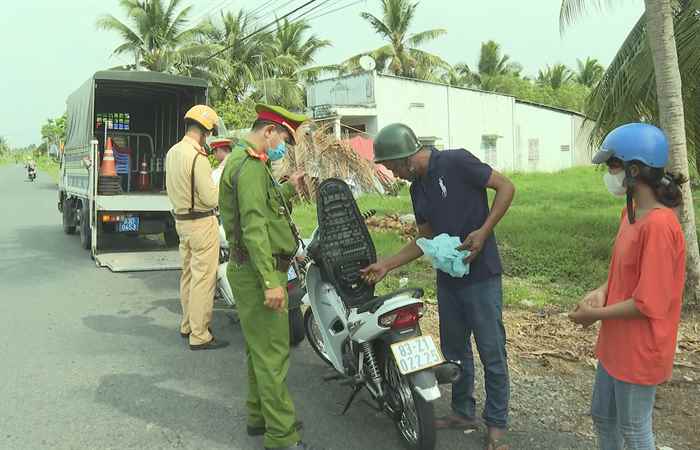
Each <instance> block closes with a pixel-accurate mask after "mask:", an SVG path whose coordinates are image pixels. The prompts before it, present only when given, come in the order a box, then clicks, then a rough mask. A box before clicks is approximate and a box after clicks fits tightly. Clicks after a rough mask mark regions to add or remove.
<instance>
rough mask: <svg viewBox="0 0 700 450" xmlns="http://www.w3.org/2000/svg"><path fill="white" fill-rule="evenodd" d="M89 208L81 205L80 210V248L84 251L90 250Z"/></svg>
mask: <svg viewBox="0 0 700 450" xmlns="http://www.w3.org/2000/svg"><path fill="white" fill-rule="evenodd" d="M91 238H92V235H91V233H90V207H89V206H87V205H83V206H82V207H81V208H80V246H81V247H83V248H84V249H85V250H87V249H89V248H90V240H91Z"/></svg>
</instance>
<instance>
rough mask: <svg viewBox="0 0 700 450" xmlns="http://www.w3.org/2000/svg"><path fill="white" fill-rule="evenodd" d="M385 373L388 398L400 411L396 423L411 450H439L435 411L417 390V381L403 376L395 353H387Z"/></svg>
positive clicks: (395, 415)
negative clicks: (414, 385) (436, 441)
mask: <svg viewBox="0 0 700 450" xmlns="http://www.w3.org/2000/svg"><path fill="white" fill-rule="evenodd" d="M385 354H386V359H385V364H384V368H385V374H386V385H387V387H388V392H387V395H389V396H391V400H392V401H391V403H392V404H393V405H392V406H393V407H394V408H395V409H397V410H396V411H395V414H394V424H395V425H396V429H397V431H398V432H399V436H400V437H401V440H402V442H403V444H404V446H405V447H406V448H407V449H410V450H434V449H435V439H436V435H435V409H434V407H433V404H432V403H430V402H428V401H426V400H425V399H424V398H423V397H421V396H420V394H418V393H417V392H416V391H415V389H414V388H413V382H412V381H411V379H410V378H409V376H407V375H402V374H401V372H400V371H399V368H398V366H397V365H396V360H394V356H393V355H392V353H391V350H389V349H387V350H386V353H385Z"/></svg>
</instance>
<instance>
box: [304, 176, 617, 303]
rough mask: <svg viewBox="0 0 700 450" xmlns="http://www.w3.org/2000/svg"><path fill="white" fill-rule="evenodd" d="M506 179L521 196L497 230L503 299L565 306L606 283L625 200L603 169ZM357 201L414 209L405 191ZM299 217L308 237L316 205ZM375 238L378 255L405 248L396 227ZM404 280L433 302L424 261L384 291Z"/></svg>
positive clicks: (382, 209)
mask: <svg viewBox="0 0 700 450" xmlns="http://www.w3.org/2000/svg"><path fill="white" fill-rule="evenodd" d="M509 177H510V179H511V180H512V181H513V183H514V184H515V186H516V189H517V192H516V197H515V199H514V201H513V205H512V206H511V208H510V210H509V211H508V214H507V215H506V216H505V217H504V218H503V220H502V221H501V223H500V224H499V225H498V227H497V229H496V237H497V239H498V243H499V249H500V253H501V258H502V260H503V265H504V272H505V278H504V286H505V301H506V303H507V304H524V303H525V304H528V303H529V304H532V305H534V306H544V305H551V304H555V305H562V306H566V305H570V304H572V303H574V302H576V301H578V300H579V299H580V297H581V296H582V295H583V294H584V293H585V292H586V291H587V290H589V289H592V288H594V287H596V286H599V285H600V284H601V283H602V282H603V281H605V278H606V276H607V270H608V262H609V258H610V252H611V249H612V245H613V242H614V238H615V234H616V232H617V227H618V224H619V220H620V213H621V211H622V208H623V207H624V201H623V200H622V199H619V198H614V197H612V196H611V195H610V194H609V193H608V192H607V191H606V189H605V187H604V185H603V181H602V172H599V171H597V170H595V169H593V168H588V167H587V168H576V169H571V170H567V171H563V172H558V173H553V174H510V175H509ZM358 205H359V207H360V210H362V211H365V210H368V209H376V210H377V211H378V215H382V214H389V213H399V214H402V213H410V212H411V200H410V197H409V196H408V193H407V192H406V191H405V190H404V191H402V192H401V194H400V195H399V196H397V197H386V196H379V195H366V196H363V197H361V198H360V199H359V200H358ZM294 217H295V220H296V222H297V224H298V225H299V227H300V229H301V231H302V235H303V236H308V235H309V234H310V233H311V231H312V230H313V228H314V227H315V223H316V210H315V206H314V205H303V206H298V207H297V208H296V210H295V212H294ZM372 237H373V239H374V243H375V246H376V248H377V253H378V255H380V257H381V256H388V255H390V254H392V253H394V252H396V251H397V250H398V249H399V248H401V246H402V245H403V242H402V241H401V238H400V237H399V236H398V234H396V233H393V232H379V233H377V232H374V233H372ZM402 277H407V278H408V279H409V284H410V285H415V286H420V287H423V288H424V289H426V296H427V297H428V298H431V299H435V297H436V296H435V276H434V272H433V271H432V269H431V267H430V265H429V264H428V263H427V262H426V261H425V259H421V260H419V261H417V262H414V263H413V264H411V265H409V266H406V267H403V268H401V269H399V270H397V271H396V272H395V273H392V274H391V275H390V276H388V277H387V279H386V280H385V281H384V282H383V283H382V285H380V286H379V291H380V292H386V291H388V290H391V289H396V288H397V287H398V285H399V279H400V278H402ZM523 301H525V302H523Z"/></svg>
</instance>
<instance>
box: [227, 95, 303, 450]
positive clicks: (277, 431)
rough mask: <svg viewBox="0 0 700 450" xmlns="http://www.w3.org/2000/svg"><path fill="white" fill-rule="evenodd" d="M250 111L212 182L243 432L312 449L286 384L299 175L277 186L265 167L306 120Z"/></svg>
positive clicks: (263, 109)
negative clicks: (237, 355)
mask: <svg viewBox="0 0 700 450" xmlns="http://www.w3.org/2000/svg"><path fill="white" fill-rule="evenodd" d="M256 111H257V113H258V117H257V120H256V121H255V123H254V124H253V127H252V130H251V131H250V133H249V134H248V136H247V137H246V138H245V139H241V140H240V141H239V143H238V145H236V147H235V148H234V149H233V151H232V153H231V155H230V156H229V157H228V160H227V162H226V167H225V168H224V171H223V174H222V176H221V183H220V185H219V186H220V194H219V210H220V213H221V219H222V222H223V226H224V229H225V231H226V236H227V237H228V239H229V248H230V249H231V260H230V261H229V265H228V274H227V275H228V278H229V281H230V282H231V289H232V290H233V294H234V296H235V297H236V304H237V307H238V316H239V318H240V321H241V328H242V329H243V336H244V337H245V340H246V353H247V357H248V402H247V406H248V420H247V422H248V426H247V432H248V434H249V435H251V436H261V435H264V436H265V437H264V445H265V448H267V449H271V448H275V449H299V450H302V449H311V447H309V446H307V445H306V444H305V443H303V442H301V439H300V436H299V427H300V424H299V422H297V420H296V413H295V410H294V404H293V403H292V399H291V397H290V395H289V390H288V389H287V384H286V378H287V371H288V369H289V322H288V315H287V290H286V288H287V271H288V269H289V266H290V263H291V259H292V257H293V256H294V255H295V253H296V251H297V247H298V244H297V242H298V236H297V235H296V230H295V229H294V227H293V224H292V223H291V221H290V217H289V211H290V209H291V206H290V203H289V202H290V201H291V199H292V198H293V197H294V196H295V195H296V190H297V189H298V188H299V184H300V180H301V179H302V177H303V173H295V174H293V175H292V176H291V177H290V178H289V181H287V182H286V183H282V184H281V185H280V184H278V183H277V181H276V180H275V179H274V178H273V176H272V173H271V164H270V162H271V161H276V160H279V159H281V158H282V157H284V155H285V153H286V151H287V146H288V145H294V143H295V140H294V139H295V138H294V133H295V131H296V129H297V127H298V126H299V125H300V124H301V123H302V122H304V121H305V120H306V117H305V116H303V115H300V114H294V113H291V112H289V111H287V110H285V109H283V108H280V107H277V106H267V105H257V106H256Z"/></svg>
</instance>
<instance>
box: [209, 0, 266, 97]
mask: <svg viewBox="0 0 700 450" xmlns="http://www.w3.org/2000/svg"><path fill="white" fill-rule="evenodd" d="M253 21H254V18H253V17H251V16H250V15H249V14H248V13H246V12H245V11H244V10H240V11H239V12H238V13H236V14H234V13H232V12H230V11H229V12H226V13H223V12H222V13H221V20H220V21H218V22H214V21H213V20H212V19H208V20H207V23H206V27H205V33H204V34H205V35H204V38H203V39H204V41H205V42H209V43H210V44H212V45H213V46H215V48H217V49H218V51H221V50H223V49H226V50H224V51H223V52H222V53H220V54H219V55H217V56H216V57H215V58H213V59H211V60H209V61H208V64H210V65H211V68H212V69H211V71H212V74H213V77H214V80H215V83H214V85H215V86H216V89H215V92H214V97H215V98H219V99H223V98H224V97H230V98H234V99H238V100H240V99H242V98H243V97H244V96H245V95H246V94H248V93H249V91H250V89H251V88H253V86H254V84H255V82H256V81H257V80H259V79H263V61H264V60H265V57H266V53H265V48H266V46H267V45H269V44H270V41H271V40H270V35H269V34H268V33H264V34H259V35H256V36H253V37H252V38H248V39H244V38H245V37H246V36H247V35H249V34H250V33H251V32H252V31H253Z"/></svg>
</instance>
